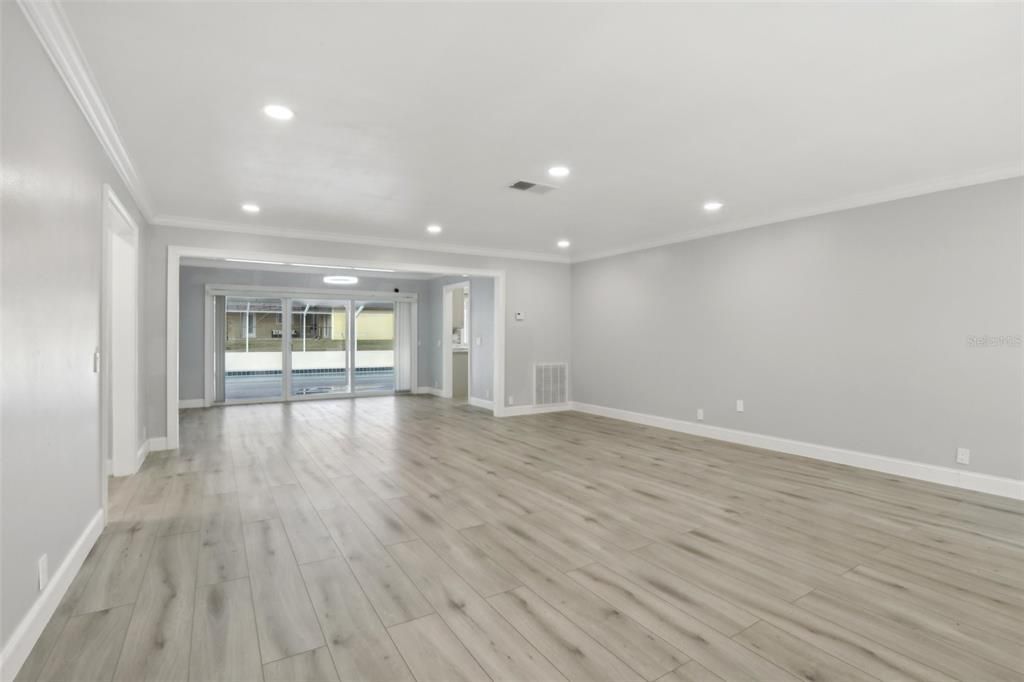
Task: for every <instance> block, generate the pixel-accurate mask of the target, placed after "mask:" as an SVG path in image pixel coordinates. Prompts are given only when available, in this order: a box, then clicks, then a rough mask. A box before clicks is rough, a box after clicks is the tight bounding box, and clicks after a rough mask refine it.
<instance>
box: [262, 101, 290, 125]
mask: <svg viewBox="0 0 1024 682" xmlns="http://www.w3.org/2000/svg"><path fill="white" fill-rule="evenodd" d="M263 113H264V114H266V115H267V116H268V117H269V118H272V119H274V120H275V121H290V120H292V119H293V118H295V112H294V111H292V110H291V109H289V108H288V107H286V106H284V105H283V104H268V105H267V106H265V107H263Z"/></svg>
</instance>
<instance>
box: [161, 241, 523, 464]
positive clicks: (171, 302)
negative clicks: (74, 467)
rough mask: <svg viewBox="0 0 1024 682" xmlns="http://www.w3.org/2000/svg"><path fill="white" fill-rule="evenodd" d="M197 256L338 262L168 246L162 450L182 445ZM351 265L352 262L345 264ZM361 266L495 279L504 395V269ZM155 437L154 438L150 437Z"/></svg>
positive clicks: (500, 410)
mask: <svg viewBox="0 0 1024 682" xmlns="http://www.w3.org/2000/svg"><path fill="white" fill-rule="evenodd" d="M186 257H194V258H247V259H255V260H275V261H283V262H291V263H295V262H298V263H323V264H326V265H332V264H335V263H336V261H337V259H333V260H332V259H329V258H318V257H311V256H303V255H301V254H300V255H296V254H281V253H276V252H264V251H241V252H239V251H233V250H227V249H208V248H201V247H192V246H178V245H170V246H168V247H167V291H166V294H167V318H166V322H167V326H166V333H167V336H166V343H167V347H166V358H165V375H164V379H165V382H164V383H165V386H164V395H165V400H166V410H165V420H164V424H165V425H166V429H167V436H166V437H165V442H164V443H163V444H162V447H161V448H160V449H165V450H173V449H176V448H177V447H178V444H179V431H178V341H179V339H178V334H179V324H180V320H179V306H180V301H179V298H180V294H181V292H180V289H179V286H180V264H181V259H182V258H186ZM346 264H349V263H346ZM360 265H361V266H366V267H380V268H387V269H391V270H409V271H412V272H429V273H435V274H439V275H445V274H450V273H452V272H453V271H455V272H462V273H466V276H467V277H477V276H479V277H491V278H493V279H494V332H495V333H494V377H493V381H494V385H493V395H495V396H503V395H505V282H506V274H505V271H504V270H489V269H482V268H466V267H462V266H457V265H455V266H453V265H436V264H431V265H424V264H420V263H396V262H392V261H362V262H360ZM506 409H507V408H506V407H505V405H504V403H502V402H500V401H499V402H495V404H494V416H496V417H501V416H503V415H504V412H505V410H506ZM151 440H152V439H151Z"/></svg>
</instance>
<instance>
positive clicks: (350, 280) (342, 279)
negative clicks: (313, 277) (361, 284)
mask: <svg viewBox="0 0 1024 682" xmlns="http://www.w3.org/2000/svg"><path fill="white" fill-rule="evenodd" d="M358 281H359V278H358V277H353V276H352V275H327V276H326V277H324V284H355V283H356V282H358Z"/></svg>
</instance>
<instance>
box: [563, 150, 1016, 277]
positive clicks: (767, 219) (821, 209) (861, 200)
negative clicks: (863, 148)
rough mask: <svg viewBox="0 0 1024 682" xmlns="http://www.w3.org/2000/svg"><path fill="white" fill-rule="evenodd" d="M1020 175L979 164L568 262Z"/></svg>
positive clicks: (1011, 167)
mask: <svg viewBox="0 0 1024 682" xmlns="http://www.w3.org/2000/svg"><path fill="white" fill-rule="evenodd" d="M1021 175H1024V167H1022V166H1021V164H1010V165H1006V166H993V167H989V168H982V169H979V170H975V171H969V172H967V173H961V174H959V175H954V176H949V177H944V178H938V179H935V180H927V181H925V182H916V183H911V184H909V185H901V186H898V187H892V188H889V189H884V190H881V191H878V192H869V193H865V194H858V195H855V196H852V197H847V198H845V199H840V200H838V201H832V202H828V203H825V204H820V205H818V206H808V207H806V208H802V209H795V210H791V211H782V212H779V213H771V214H767V215H760V216H755V217H752V218H746V219H744V220H736V221H733V222H724V223H714V224H711V225H710V226H708V227H700V228H697V229H694V230H692V231H690V232H689V233H683V234H675V235H673V236H671V237H665V238H663V239H654V240H651V241H646V242H639V243H633V244H630V245H629V246H623V247H619V248H613V249H602V250H598V251H590V252H584V253H579V254H577V255H575V256H573V258H572V262H573V263H583V262H586V261H590V260H598V259H599V258H609V257H611V256H621V255H623V254H626V253H634V252H636V251H646V250H648V249H655V248H658V247H659V246H669V245H671V244H680V243H682V242H689V241H693V240H694V239H703V238H705V237H714V236H716V235H720V234H727V233H729V232H738V231H740V230H746V229H750V228H752V227H764V226H766V225H774V224H776V223H782V222H786V221H787V220H798V219H800V218H810V217H813V216H817V215H824V214H826V213H837V212H839V211H847V210H849V209H851V208H862V207H864V206H873V205H875V204H882V203H885V202H887V201H896V200H898V199H909V198H911V197H916V196H922V195H924V194H934V193H935V192H944V191H946V190H951V189H959V188H960V187H970V186H972V185H982V184H985V183H987V182H998V181H999V180H1008V179H1010V178H1016V177H1019V176H1021Z"/></svg>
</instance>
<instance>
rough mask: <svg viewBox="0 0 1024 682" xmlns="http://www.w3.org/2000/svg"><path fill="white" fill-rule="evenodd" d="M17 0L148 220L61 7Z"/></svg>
mask: <svg viewBox="0 0 1024 682" xmlns="http://www.w3.org/2000/svg"><path fill="white" fill-rule="evenodd" d="M17 3H18V6H19V7H20V8H21V11H22V13H23V14H24V15H25V18H26V19H27V20H28V23H29V25H30V26H31V27H32V30H33V31H35V34H36V36H37V37H38V38H39V42H41V43H42V44H43V48H44V49H45V50H46V54H47V55H49V57H50V60H51V61H52V62H53V65H54V66H55V67H56V69H57V73H59V74H60V77H61V78H62V79H63V80H64V84H65V85H67V88H68V90H69V91H70V92H71V96H72V97H73V98H74V99H75V102H76V103H77V104H78V108H79V109H81V110H82V115H83V116H85V120H86V121H88V122H89V125H90V126H91V127H92V129H93V132H94V133H95V134H96V138H97V139H98V140H99V143H100V146H101V147H103V150H104V151H105V152H106V153H107V156H108V157H109V158H110V162H111V163H112V164H113V165H114V169H115V170H116V171H117V174H118V175H119V176H120V177H121V180H122V181H123V182H124V184H125V187H127V189H128V192H129V193H130V194H131V195H132V199H134V200H135V205H136V206H137V207H138V209H139V212H140V213H142V215H143V217H144V218H145V219H146V220H147V221H148V220H149V218H150V216H151V215H152V211H151V210H150V203H149V196H148V194H147V193H146V191H145V188H144V186H143V184H142V180H141V179H140V178H139V174H138V173H137V172H136V170H135V164H133V163H132V160H131V157H129V156H128V151H127V150H126V149H125V146H124V143H123V142H122V141H121V136H120V134H119V133H118V131H117V125H116V124H115V123H114V119H113V117H112V116H111V114H110V109H108V108H107V104H106V102H105V101H104V99H103V95H101V94H100V91H99V88H98V87H97V86H96V81H95V79H94V78H93V75H92V71H91V70H90V69H89V65H88V64H87V63H86V61H85V58H84V57H83V56H82V51H81V48H80V47H79V45H78V41H77V40H76V39H75V35H74V33H73V32H72V30H71V26H70V25H69V24H68V20H67V17H66V16H65V15H64V10H63V9H61V6H60V4H59V3H58V2H56V1H55V0H17Z"/></svg>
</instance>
